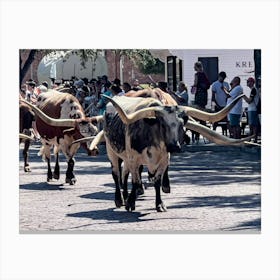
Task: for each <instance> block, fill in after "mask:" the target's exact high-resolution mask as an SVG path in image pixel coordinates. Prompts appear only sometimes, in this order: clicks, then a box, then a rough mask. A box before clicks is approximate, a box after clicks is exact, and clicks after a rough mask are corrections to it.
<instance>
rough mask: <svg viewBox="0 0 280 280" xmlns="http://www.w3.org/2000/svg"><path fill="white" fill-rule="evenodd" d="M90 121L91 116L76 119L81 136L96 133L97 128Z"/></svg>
mask: <svg viewBox="0 0 280 280" xmlns="http://www.w3.org/2000/svg"><path fill="white" fill-rule="evenodd" d="M92 122H93V121H92V120H91V118H86V119H83V120H81V121H78V124H77V125H78V129H79V132H80V133H81V134H82V136H83V137H89V136H93V135H96V134H97V132H98V129H97V127H96V126H95V125H94V124H93V123H92Z"/></svg>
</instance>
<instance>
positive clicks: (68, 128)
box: [22, 91, 97, 185]
mask: <svg viewBox="0 0 280 280" xmlns="http://www.w3.org/2000/svg"><path fill="white" fill-rule="evenodd" d="M22 102H24V103H26V104H27V105H28V106H30V107H31V108H32V110H33V111H34V112H35V114H36V127H37V130H38V132H39V134H40V136H41V142H42V147H41V150H40V154H41V155H42V157H43V158H45V159H46V160H47V164H48V173H47V181H50V180H52V178H54V179H59V176H60V172H59V158H58V153H59V151H60V150H61V151H62V152H63V154H64V155H65V156H66V158H67V161H68V167H67V171H66V180H65V181H66V183H70V185H73V184H75V182H76V178H75V175H74V173H73V169H74V155H75V154H76V152H77V150H78V149H79V147H80V143H75V144H73V145H72V142H73V141H75V140H78V139H81V138H84V137H88V136H90V135H95V134H96V133H97V128H96V126H94V125H93V124H92V123H93V122H95V118H94V117H93V118H86V117H85V114H84V111H83V109H82V107H81V105H80V103H79V102H78V100H77V99H76V98H75V97H74V96H72V95H71V94H68V93H58V92H57V91H48V92H46V93H43V94H41V95H40V96H39V98H38V102H37V106H34V105H32V104H30V103H28V102H27V101H22ZM52 146H53V147H54V154H55V155H56V164H55V168H54V173H52V171H51V166H50V157H51V148H52Z"/></svg>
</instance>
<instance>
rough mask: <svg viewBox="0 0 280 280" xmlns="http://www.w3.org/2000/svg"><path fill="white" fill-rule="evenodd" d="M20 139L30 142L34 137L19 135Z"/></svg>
mask: <svg viewBox="0 0 280 280" xmlns="http://www.w3.org/2000/svg"><path fill="white" fill-rule="evenodd" d="M19 138H21V139H24V140H30V141H32V140H33V139H34V138H33V137H31V136H28V135H26V134H23V133H20V134H19Z"/></svg>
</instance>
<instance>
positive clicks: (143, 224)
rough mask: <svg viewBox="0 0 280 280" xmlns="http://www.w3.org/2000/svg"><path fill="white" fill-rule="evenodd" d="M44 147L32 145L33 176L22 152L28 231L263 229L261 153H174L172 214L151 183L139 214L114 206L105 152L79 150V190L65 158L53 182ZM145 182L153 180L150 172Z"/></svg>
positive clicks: (24, 228) (205, 149)
mask: <svg viewBox="0 0 280 280" xmlns="http://www.w3.org/2000/svg"><path fill="white" fill-rule="evenodd" d="M39 147H40V145H39V144H38V143H33V144H32V146H31V149H30V166H31V169H32V172H31V173H25V172H24V171H23V160H22V154H21V153H22V146H21V147H20V152H19V153H20V154H19V157H20V169H19V182H20V186H19V189H20V201H19V208H20V209H19V210H20V212H19V213H20V215H19V229H20V232H21V233H39V232H43V233H46V232H56V233H60V232H63V233H65V232H71V233H76V232H79V233H161V232H164V233H193V232H195V233H211V232H213V233H216V232H221V233H226V232H229V233H244V232H251V233H260V231H261V218H260V217H261V212H260V211H261V159H260V158H261V156H260V149H257V148H238V147H236V148H234V147H218V146H215V145H213V146H211V145H210V146H208V145H203V144H201V145H198V146H196V145H191V146H185V147H184V152H183V153H180V154H173V155H171V165H170V171H169V176H170V183H171V193H170V194H165V193H163V194H162V199H163V201H164V202H165V204H166V206H167V208H168V212H164V213H157V212H156V211H155V191H154V188H153V187H151V186H148V187H147V189H146V190H145V194H144V195H142V196H140V197H138V199H137V201H136V210H135V211H134V212H126V210H125V209H124V207H123V208H119V209H117V208H116V207H115V204H114V183H113V179H112V176H111V168H110V163H109V161H108V159H107V156H106V154H105V153H101V154H100V155H98V156H96V157H89V156H87V155H86V153H85V152H84V151H83V150H79V152H78V153H77V155H76V157H75V159H76V163H75V168H74V170H75V175H76V178H77V183H76V185H72V186H70V185H69V184H65V183H64V181H65V171H66V166H67V164H66V161H65V158H64V156H63V155H60V162H61V165H60V166H61V168H60V171H61V175H60V179H59V180H58V181H54V182H50V183H47V182H46V177H47V176H46V172H47V164H46V162H43V161H42V160H41V158H40V157H38V156H37V153H38V151H39ZM53 161H54V159H53ZM52 166H54V162H53V163H52ZM143 181H144V182H146V181H147V172H146V170H145V169H144V173H143ZM129 182H130V180H129Z"/></svg>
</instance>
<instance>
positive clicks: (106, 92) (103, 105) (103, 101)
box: [96, 81, 112, 115]
mask: <svg viewBox="0 0 280 280" xmlns="http://www.w3.org/2000/svg"><path fill="white" fill-rule="evenodd" d="M110 87H111V83H110V82H109V81H107V82H106V83H105V84H104V92H103V95H106V96H109V97H112V92H111V90H110ZM107 103H108V101H107V100H106V99H105V98H104V97H103V96H101V98H100V99H99V101H98V103H97V105H96V107H97V108H98V109H99V115H103V113H104V112H105V110H106V105H107Z"/></svg>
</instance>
